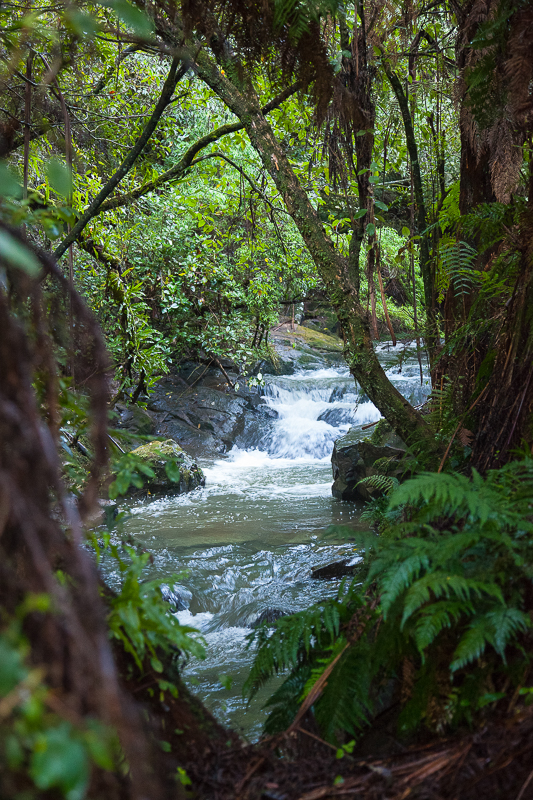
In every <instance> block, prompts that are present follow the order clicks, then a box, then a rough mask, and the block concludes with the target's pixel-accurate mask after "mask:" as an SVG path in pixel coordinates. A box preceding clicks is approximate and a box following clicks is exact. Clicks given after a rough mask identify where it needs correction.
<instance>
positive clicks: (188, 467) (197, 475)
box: [132, 439, 205, 494]
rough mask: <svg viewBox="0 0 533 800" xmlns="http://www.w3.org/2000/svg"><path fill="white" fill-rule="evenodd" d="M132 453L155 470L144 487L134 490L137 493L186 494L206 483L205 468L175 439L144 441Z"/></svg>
mask: <svg viewBox="0 0 533 800" xmlns="http://www.w3.org/2000/svg"><path fill="white" fill-rule="evenodd" d="M132 454H133V455H135V456H137V457H138V458H140V459H141V460H142V461H143V462H144V463H145V464H147V465H148V466H149V467H151V468H152V469H153V471H154V472H155V477H154V478H149V479H148V480H147V481H146V483H145V485H144V488H143V489H142V490H139V489H136V490H133V493H134V494H142V493H145V494H147V493H149V494H183V493H184V492H192V490H193V489H196V488H197V487H198V486H205V477H204V474H203V472H202V470H201V469H200V467H199V466H198V465H197V464H196V463H195V461H194V459H193V458H192V457H191V456H190V455H189V454H188V453H186V452H185V450H183V448H182V447H180V446H179V444H178V443H177V442H175V441H174V439H165V440H164V441H154V442H149V443H148V444H143V445H141V446H140V447H137V448H136V449H135V450H132Z"/></svg>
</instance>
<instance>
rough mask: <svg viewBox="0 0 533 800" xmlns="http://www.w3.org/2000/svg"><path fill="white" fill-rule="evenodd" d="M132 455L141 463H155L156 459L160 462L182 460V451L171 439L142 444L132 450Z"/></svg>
mask: <svg viewBox="0 0 533 800" xmlns="http://www.w3.org/2000/svg"><path fill="white" fill-rule="evenodd" d="M133 453H134V454H135V455H136V456H139V458H142V459H143V461H144V460H146V461H157V460H158V457H159V459H161V461H167V460H168V459H169V458H178V459H180V458H183V455H184V451H183V449H182V448H181V447H180V446H179V444H178V443H177V442H175V441H174V440H173V439H165V440H164V441H162V442H161V441H158V440H156V441H154V442H149V443H148V444H143V445H141V446H140V447H137V448H136V450H133ZM161 456H162V457H163V458H161Z"/></svg>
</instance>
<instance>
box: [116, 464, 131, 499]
mask: <svg viewBox="0 0 533 800" xmlns="http://www.w3.org/2000/svg"><path fill="white" fill-rule="evenodd" d="M131 478H132V475H131V472H129V471H128V470H124V472H119V474H118V475H117V478H116V480H115V484H116V488H117V492H118V494H126V492H127V491H128V489H129V488H130V483H131Z"/></svg>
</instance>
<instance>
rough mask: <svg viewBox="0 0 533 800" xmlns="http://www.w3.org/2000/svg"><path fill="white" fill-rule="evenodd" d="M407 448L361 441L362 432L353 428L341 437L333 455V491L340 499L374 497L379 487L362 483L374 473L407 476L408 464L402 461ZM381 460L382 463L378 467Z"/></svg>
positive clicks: (334, 495) (366, 498) (397, 476)
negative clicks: (403, 463)
mask: <svg viewBox="0 0 533 800" xmlns="http://www.w3.org/2000/svg"><path fill="white" fill-rule="evenodd" d="M404 457H405V450H401V449H399V448H395V447H388V446H387V445H385V446H379V445H375V444H372V442H371V441H369V440H368V439H366V440H364V441H361V432H360V431H359V430H356V429H354V428H352V430H350V431H348V433H347V434H346V435H345V436H342V437H341V438H340V439H337V441H336V442H335V445H334V447H333V453H332V455H331V466H332V469H333V486H332V487H331V492H332V494H333V497H336V498H337V499H338V500H370V499H371V498H372V497H376V496H379V494H380V492H379V491H378V490H377V489H371V488H369V487H367V486H364V485H358V484H359V482H360V481H362V480H363V479H364V478H367V477H369V476H370V475H378V474H386V475H390V476H393V477H396V478H398V479H399V478H400V477H402V476H403V474H404V472H405V466H404V465H402V464H401V461H402V459H404ZM377 461H380V464H378V467H375V464H376V462H377Z"/></svg>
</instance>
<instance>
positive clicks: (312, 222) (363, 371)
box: [191, 47, 434, 449]
mask: <svg viewBox="0 0 533 800" xmlns="http://www.w3.org/2000/svg"><path fill="white" fill-rule="evenodd" d="M193 53H194V56H195V59H194V60H195V66H196V70H197V73H198V75H199V77H200V78H201V79H202V80H203V81H204V82H205V83H207V85H208V86H209V87H210V88H211V89H212V90H213V91H214V92H215V93H216V94H217V95H218V97H220V98H221V100H223V102H224V103H225V104H226V105H227V106H228V108H230V109H231V111H233V113H234V114H235V115H236V116H237V117H238V118H239V119H240V120H241V122H242V123H243V125H244V128H245V130H246V132H247V134H248V136H249V138H250V141H251V143H252V145H253V147H254V148H255V150H256V151H257V152H258V154H259V156H260V158H261V160H262V162H263V165H264V167H265V169H266V170H267V171H268V173H269V174H270V176H271V178H272V180H273V181H274V183H275V185H276V187H277V189H278V191H279V192H280V194H281V196H282V197H283V199H284V202H285V206H286V208H287V211H288V212H289V214H290V215H291V217H292V219H293V220H294V222H295V224H296V226H297V228H298V230H299V231H300V234H301V236H302V238H303V239H304V241H305V243H306V245H307V248H308V250H309V253H310V254H311V257H312V258H313V260H314V262H315V264H316V267H317V270H318V272H319V274H320V275H321V277H322V280H323V281H324V283H325V284H326V287H327V290H328V294H329V297H330V300H331V303H332V305H333V308H334V309H335V311H336V313H337V316H338V319H339V323H340V326H341V330H342V335H343V339H344V357H345V359H346V362H347V364H348V366H349V368H350V372H351V373H352V375H353V376H354V378H355V379H356V380H357V381H358V383H359V384H360V385H361V387H362V388H363V390H364V391H365V392H366V394H367V395H368V397H369V398H370V399H371V401H372V402H373V403H374V404H375V405H376V406H377V408H378V409H379V410H380V411H381V413H382V414H383V416H384V417H385V418H386V419H387V421H388V422H389V423H390V424H391V426H392V427H393V428H394V430H395V431H396V432H397V433H398V434H399V435H400V436H401V437H402V439H404V441H406V442H407V443H408V444H409V445H411V446H416V445H417V444H420V443H421V442H422V441H424V443H425V446H426V447H427V446H428V445H429V447H430V449H432V448H434V444H433V435H432V432H431V430H430V428H429V426H428V425H427V424H426V422H425V421H424V420H423V418H422V417H421V415H420V414H419V413H418V412H417V411H416V410H415V409H414V408H413V407H412V406H411V405H410V404H409V403H408V402H407V400H406V399H405V398H404V397H402V395H401V394H400V393H399V392H398V390H397V389H396V388H395V387H394V386H393V385H392V383H391V382H390V381H389V380H388V378H387V376H386V375H385V372H384V370H383V368H382V366H381V364H380V363H379V361H378V359H377V356H376V354H375V353H374V349H373V346H372V336H371V333H370V328H369V323H368V316H367V314H366V313H365V310H364V308H363V307H362V305H361V303H360V299H359V296H358V293H357V291H356V289H355V286H354V283H353V280H352V279H351V277H350V274H349V269H348V265H347V264H346V261H345V259H343V258H342V257H341V256H340V255H339V254H338V253H337V252H336V251H335V249H334V246H333V243H332V242H331V240H330V239H329V237H328V236H327V235H326V233H325V231H324V229H323V227H322V224H321V222H320V220H319V218H318V215H317V213H316V211H315V209H314V208H313V207H312V205H311V203H310V201H309V198H308V196H307V194H306V192H305V191H304V189H303V188H302V186H301V184H300V182H299V181H298V179H297V177H296V175H295V173H294V171H293V169H292V167H291V165H290V163H289V161H288V159H287V157H286V155H285V152H284V150H283V149H282V147H281V145H280V143H279V142H278V141H277V139H276V137H275V136H274V133H273V131H272V128H271V127H270V125H269V123H268V122H267V120H266V118H265V116H264V115H263V113H262V112H261V107H260V104H259V101H258V99H257V96H256V93H255V91H254V89H253V87H252V86H251V85H247V86H246V87H245V91H239V89H237V88H236V86H235V85H234V84H232V83H231V82H230V81H229V80H228V78H227V77H226V76H225V75H222V74H221V72H220V71H219V70H218V68H217V67H216V65H215V64H214V63H213V62H212V61H211V60H210V59H209V57H208V56H207V54H206V53H205V51H201V50H200V52H198V48H197V47H196V48H194V50H193V49H192V48H191V57H193Z"/></svg>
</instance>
